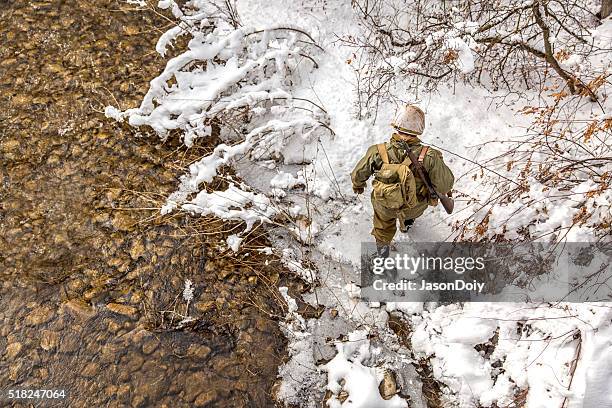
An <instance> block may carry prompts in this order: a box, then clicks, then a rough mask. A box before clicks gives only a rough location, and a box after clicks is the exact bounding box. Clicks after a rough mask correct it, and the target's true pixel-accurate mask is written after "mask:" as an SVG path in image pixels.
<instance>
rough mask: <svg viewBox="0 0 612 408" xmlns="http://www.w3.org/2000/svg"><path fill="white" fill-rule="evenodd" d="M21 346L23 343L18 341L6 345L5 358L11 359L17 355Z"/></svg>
mask: <svg viewBox="0 0 612 408" xmlns="http://www.w3.org/2000/svg"><path fill="white" fill-rule="evenodd" d="M22 348H23V345H22V344H21V343H19V342H15V343H11V344H9V345H8V346H6V359H7V360H12V359H14V358H15V357H17V356H18V355H19V353H21V349H22Z"/></svg>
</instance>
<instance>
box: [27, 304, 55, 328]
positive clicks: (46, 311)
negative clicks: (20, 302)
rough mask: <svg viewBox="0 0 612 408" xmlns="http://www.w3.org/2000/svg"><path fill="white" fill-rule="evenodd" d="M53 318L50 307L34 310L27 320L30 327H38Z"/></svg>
mask: <svg viewBox="0 0 612 408" xmlns="http://www.w3.org/2000/svg"><path fill="white" fill-rule="evenodd" d="M52 317H53V310H52V309H51V308H50V307H38V308H36V309H34V310H32V311H31V312H30V313H29V314H28V315H27V316H26V318H25V324H26V325H28V326H38V325H40V324H43V323H47V322H48V321H49V320H51V318H52Z"/></svg>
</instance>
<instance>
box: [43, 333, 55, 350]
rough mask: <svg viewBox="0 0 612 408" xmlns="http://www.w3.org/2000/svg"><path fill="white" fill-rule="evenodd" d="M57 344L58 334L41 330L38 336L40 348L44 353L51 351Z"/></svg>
mask: <svg viewBox="0 0 612 408" xmlns="http://www.w3.org/2000/svg"><path fill="white" fill-rule="evenodd" d="M58 342H59V334H58V333H57V332H54V331H51V330H43V331H42V332H41V336H40V347H41V348H42V349H43V350H45V351H50V350H53V349H54V348H55V347H57V344H58Z"/></svg>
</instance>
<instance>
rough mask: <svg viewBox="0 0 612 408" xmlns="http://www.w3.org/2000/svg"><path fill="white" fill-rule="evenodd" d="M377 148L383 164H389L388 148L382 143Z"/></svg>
mask: <svg viewBox="0 0 612 408" xmlns="http://www.w3.org/2000/svg"><path fill="white" fill-rule="evenodd" d="M376 148H377V149H378V154H380V158H381V159H382V161H383V163H385V164H389V153H388V152H387V146H385V144H384V143H380V144H377V145H376Z"/></svg>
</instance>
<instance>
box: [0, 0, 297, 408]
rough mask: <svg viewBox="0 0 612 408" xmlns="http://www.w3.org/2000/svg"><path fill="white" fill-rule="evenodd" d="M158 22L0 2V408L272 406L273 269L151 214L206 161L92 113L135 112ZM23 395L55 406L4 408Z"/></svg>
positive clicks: (206, 229) (128, 9) (97, 7)
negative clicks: (189, 296)
mask: <svg viewBox="0 0 612 408" xmlns="http://www.w3.org/2000/svg"><path fill="white" fill-rule="evenodd" d="M168 24H169V20H167V19H166V18H165V17H164V16H161V15H158V14H157V13H154V12H152V11H136V10H134V6H130V5H128V4H126V2H123V1H113V0H95V1H94V0H91V1H82V0H81V1H77V0H66V1H61V0H55V1H6V0H0V182H1V188H0V268H1V269H0V279H1V287H0V390H2V393H3V394H2V396H0V405H1V406H5V405H8V406H11V405H14V406H71V407H85V406H87V407H103V406H112V407H115V406H117V407H123V406H126V407H127V406H132V407H144V406H167V407H169V406H173V407H174V406H178V407H181V406H214V407H224V406H227V407H243V406H244V407H247V406H248V407H268V406H273V405H274V403H273V399H272V398H271V392H272V388H273V383H274V381H275V377H276V372H277V367H278V365H279V364H280V363H281V361H282V358H283V356H284V355H285V347H286V344H285V341H284V339H283V336H282V334H281V332H280V330H279V329H278V325H277V323H276V321H275V319H276V318H277V317H278V316H279V315H282V313H283V310H282V308H283V306H282V302H281V301H280V300H279V299H278V297H279V295H278V292H277V290H276V287H277V285H278V281H279V279H283V276H282V273H281V276H279V272H278V271H279V269H280V268H279V266H278V264H277V263H276V262H275V261H274V260H272V261H271V262H269V265H265V262H264V261H265V260H264V259H263V258H262V257H263V255H261V256H259V255H257V256H252V257H249V258H245V257H238V256H234V255H233V254H231V252H230V253H228V251H227V250H226V249H223V248H222V247H221V246H219V245H218V243H219V242H221V240H222V239H223V237H224V236H226V235H227V234H228V231H227V230H228V229H230V228H232V227H234V226H233V225H227V224H224V223H221V222H219V221H215V220H210V219H190V218H189V217H187V216H185V215H175V216H169V217H161V216H159V212H158V210H157V208H159V206H160V205H161V204H162V202H163V198H164V197H165V195H167V194H168V193H169V192H171V191H173V190H174V189H175V188H176V186H177V177H178V175H180V174H181V172H182V170H181V169H182V168H183V167H184V166H185V165H186V164H188V163H189V161H190V160H193V159H194V158H196V157H198V156H201V155H202V154H203V153H204V152H205V151H206V150H207V149H209V148H210V146H204V145H202V146H199V147H197V148H193V149H190V150H185V149H184V148H183V147H181V146H180V145H179V144H178V142H177V141H176V140H174V139H170V140H169V141H168V142H166V143H162V142H160V141H159V139H158V138H157V137H155V136H152V135H148V134H146V133H144V134H142V135H139V134H137V133H135V132H134V131H133V130H130V129H128V128H127V127H122V126H120V125H118V124H115V123H112V121H110V120H108V119H106V118H104V116H103V114H101V110H102V109H103V107H104V106H105V105H107V104H114V105H117V104H119V106H120V107H121V108H127V107H133V106H136V105H137V104H138V102H139V100H140V99H141V98H142V95H143V94H144V92H146V89H147V88H146V87H147V82H148V81H149V80H150V79H152V78H153V77H155V75H156V74H158V73H159V71H160V70H161V68H162V67H163V65H164V64H163V61H162V60H161V58H160V57H159V56H158V55H157V54H156V53H155V52H154V45H155V41H156V39H157V37H158V36H159V35H160V33H161V32H163V31H165V30H166V29H167V28H168V27H169V25H168ZM255 235H256V234H253V235H252V239H250V240H249V239H247V240H246V247H247V249H248V247H249V245H250V246H251V247H252V248H255V247H256V246H258V245H265V244H266V243H265V240H264V238H261V237H256V236H255ZM253 254H254V252H252V255H253ZM187 279H189V280H191V281H192V282H193V285H194V299H193V300H192V301H189V302H187V301H186V300H184V299H183V297H182V291H183V288H184V285H185V281H186V280H187ZM187 316H189V317H190V318H192V319H191V320H189V321H188V322H187V323H185V322H183V323H180V321H181V320H183V319H184V318H185V317H187ZM40 388H43V389H56V390H60V389H63V390H65V392H66V394H67V397H66V398H65V399H56V400H45V401H43V400H40V399H29V400H9V399H7V395H8V394H7V392H8V390H9V389H40Z"/></svg>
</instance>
